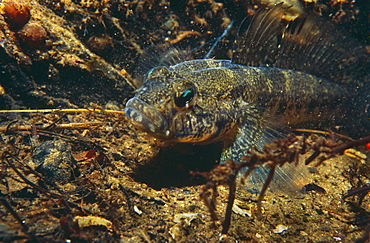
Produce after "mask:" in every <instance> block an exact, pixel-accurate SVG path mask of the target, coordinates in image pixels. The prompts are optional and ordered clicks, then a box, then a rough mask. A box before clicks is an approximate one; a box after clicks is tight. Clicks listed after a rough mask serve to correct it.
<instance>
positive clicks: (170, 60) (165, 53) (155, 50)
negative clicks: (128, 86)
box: [134, 43, 188, 88]
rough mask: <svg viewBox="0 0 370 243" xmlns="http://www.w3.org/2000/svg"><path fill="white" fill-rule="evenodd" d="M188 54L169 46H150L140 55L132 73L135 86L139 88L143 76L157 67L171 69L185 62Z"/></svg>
mask: <svg viewBox="0 0 370 243" xmlns="http://www.w3.org/2000/svg"><path fill="white" fill-rule="evenodd" d="M187 59H188V54H187V53H186V52H185V51H183V50H180V49H178V48H176V47H174V46H172V45H170V44H167V43H165V44H161V45H156V46H150V47H149V48H147V49H145V50H144V52H143V53H142V54H141V55H140V59H139V62H138V64H137V66H136V69H135V71H134V78H135V86H137V87H136V88H139V87H141V85H142V82H143V78H144V76H145V74H146V73H147V72H148V71H149V70H151V69H152V68H155V67H158V66H165V67H171V66H173V65H176V64H178V63H180V62H183V61H186V60H187Z"/></svg>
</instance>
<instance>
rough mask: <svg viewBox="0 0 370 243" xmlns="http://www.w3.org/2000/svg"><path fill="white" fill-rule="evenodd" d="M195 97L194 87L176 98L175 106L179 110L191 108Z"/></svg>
mask: <svg viewBox="0 0 370 243" xmlns="http://www.w3.org/2000/svg"><path fill="white" fill-rule="evenodd" d="M194 96H195V90H194V88H193V87H191V88H188V89H186V90H185V91H183V92H182V93H181V94H180V95H179V96H177V97H175V105H176V106H177V107H179V108H183V107H186V108H188V107H190V105H191V103H192V100H193V98H194Z"/></svg>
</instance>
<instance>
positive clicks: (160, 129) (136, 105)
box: [124, 97, 172, 139]
mask: <svg viewBox="0 0 370 243" xmlns="http://www.w3.org/2000/svg"><path fill="white" fill-rule="evenodd" d="M124 111H125V115H126V117H127V118H128V119H129V120H130V121H131V122H132V123H133V124H134V125H135V126H137V127H138V128H140V129H142V130H144V131H146V132H148V133H150V134H152V135H153V136H155V137H159V138H164V139H169V138H171V136H172V135H171V132H170V130H168V122H167V121H166V119H165V118H164V117H163V116H162V115H161V113H159V112H158V111H157V110H156V109H155V108H154V107H152V106H151V105H149V104H148V103H146V102H144V101H142V100H141V99H139V98H136V97H134V98H131V99H130V100H129V101H127V103H126V108H125V110H124Z"/></svg>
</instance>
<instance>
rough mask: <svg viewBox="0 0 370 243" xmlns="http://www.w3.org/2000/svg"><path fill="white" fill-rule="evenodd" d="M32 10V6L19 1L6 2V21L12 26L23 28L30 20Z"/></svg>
mask: <svg viewBox="0 0 370 243" xmlns="http://www.w3.org/2000/svg"><path fill="white" fill-rule="evenodd" d="M30 10H31V7H30V6H28V5H26V4H24V3H21V2H18V1H9V2H6V3H5V6H4V11H5V16H6V22H7V23H8V24H9V25H10V27H11V28H15V29H18V28H21V27H22V26H24V25H25V24H26V23H27V22H28V21H29V20H30V18H31V12H30Z"/></svg>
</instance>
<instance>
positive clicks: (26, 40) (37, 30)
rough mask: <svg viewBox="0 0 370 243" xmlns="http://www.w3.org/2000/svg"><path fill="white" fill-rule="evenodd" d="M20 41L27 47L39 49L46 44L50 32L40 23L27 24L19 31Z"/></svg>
mask: <svg viewBox="0 0 370 243" xmlns="http://www.w3.org/2000/svg"><path fill="white" fill-rule="evenodd" d="M17 34H18V37H19V39H20V41H21V42H22V43H23V44H24V45H25V46H27V47H29V48H32V49H37V48H39V47H41V46H42V45H44V44H45V40H46V38H47V36H48V33H47V32H46V30H45V29H44V27H42V26H41V25H38V24H26V25H25V26H23V28H22V29H21V30H20V31H19V32H18V33H17Z"/></svg>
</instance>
